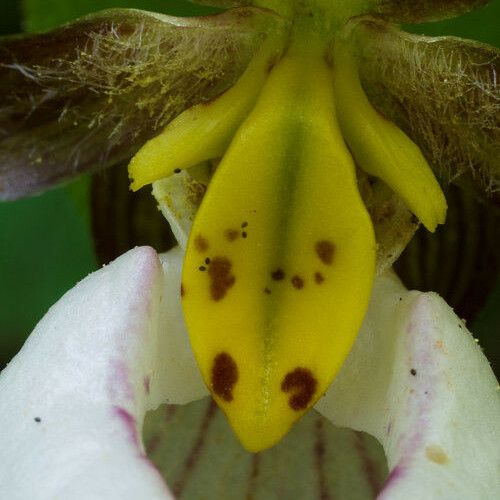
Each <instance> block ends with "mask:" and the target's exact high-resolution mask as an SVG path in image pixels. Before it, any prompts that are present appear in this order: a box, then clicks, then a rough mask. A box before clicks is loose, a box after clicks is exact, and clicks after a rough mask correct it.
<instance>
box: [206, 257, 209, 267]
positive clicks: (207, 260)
mask: <svg viewBox="0 0 500 500" xmlns="http://www.w3.org/2000/svg"><path fill="white" fill-rule="evenodd" d="M205 264H206V265H207V266H208V264H210V259H209V258H208V257H207V258H206V259H205Z"/></svg>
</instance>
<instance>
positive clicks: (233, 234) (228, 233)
mask: <svg viewBox="0 0 500 500" xmlns="http://www.w3.org/2000/svg"><path fill="white" fill-rule="evenodd" d="M224 235H225V237H226V239H227V241H235V240H237V239H238V236H239V235H240V232H239V231H238V230H237V229H226V230H225V231H224Z"/></svg>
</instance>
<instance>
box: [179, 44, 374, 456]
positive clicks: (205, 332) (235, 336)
mask: <svg viewBox="0 0 500 500" xmlns="http://www.w3.org/2000/svg"><path fill="white" fill-rule="evenodd" d="M311 75H313V78H311ZM374 262H375V240H374V234H373V228H372V225H371V221H370V218H369V216H368V214H367V212H366V209H365V207H364V205H363V203H362V201H361V198H360V196H359V193H358V190H357V185H356V177H355V171H354V165H353V162H352V160H351V158H350V155H349V153H348V151H347V150H346V148H345V145H344V143H343V140H342V137H341V135H340V131H339V129H338V126H337V124H336V121H335V109H334V101H333V92H332V75H331V72H330V69H329V67H328V66H327V64H326V63H325V61H324V59H323V53H322V50H320V49H319V48H318V49H317V50H313V49H310V50H308V51H307V52H306V53H300V52H298V53H295V52H294V51H293V50H290V51H289V53H288V54H287V55H286V56H285V57H284V58H283V59H282V60H281V61H280V63H279V64H278V65H277V66H276V67H275V68H274V70H273V71H272V73H271V74H270V77H269V79H268V81H267V82H266V85H265V87H264V88H263V90H262V93H261V95H260V97H259V100H258V103H257V105H256V107H255V109H254V110H253V112H252V113H251V114H250V116H249V117H248V118H247V120H246V121H245V122H244V123H243V125H242V126H241V127H240V129H239V130H238V132H237V134H236V136H235V137H234V139H233V141H232V143H231V146H230V148H229V150H228V151H227V153H226V154H225V156H224V158H223V160H222V162H221V164H220V165H219V167H218V170H217V172H216V173H215V175H214V177H213V179H212V181H211V183H210V187H209V190H208V192H207V194H206V195H205V198H204V199H203V202H202V205H201V207H200V210H199V212H198V214H197V217H196V220H195V223H194V226H193V228H192V231H191V237H190V241H189V245H188V249H187V255H186V259H185V263H184V270H183V292H184V296H183V306H184V312H185V318H186V323H187V326H188V331H189V335H190V339H191V344H192V346H193V349H194V352H195V355H196V358H197V360H198V363H199V366H200V368H201V372H202V374H203V377H204V379H205V381H206V383H207V385H208V387H209V388H210V389H211V391H212V393H213V394H214V397H215V398H216V400H217V402H218V403H219V404H220V405H221V407H222V408H223V410H224V411H225V413H226V414H227V416H228V418H229V420H230V422H231V425H232V426H233V429H234V430H235V432H236V434H237V435H238V437H239V439H240V440H241V442H242V443H243V445H244V446H245V447H246V448H247V449H249V450H251V451H259V450H262V449H264V448H267V447H269V446H272V445H273V444H275V443H276V442H278V441H279V440H280V439H281V438H282V437H283V436H284V435H285V434H286V433H287V432H288V430H289V429H290V427H291V425H292V424H293V422H294V421H296V420H297V419H298V418H299V417H300V416H301V415H302V414H303V413H304V411H305V410H307V409H308V408H310V407H311V406H312V405H313V404H314V403H315V401H316V400H317V399H318V398H319V397H320V396H321V395H322V394H323V393H324V392H325V390H326V389H327V387H328V385H329V384H330V382H331V381H332V379H333V377H334V376H335V374H336V373H337V371H338V370H339V368H340V366H341V365H342V363H343V361H344V359H345V357H346V356H347V354H348V353H349V351H350V349H351V346H352V343H353V341H354V339H355V337H356V334H357V332H358V329H359V327H360V325H361V321H362V319H363V316H364V314H365V310H366V307H367V304H368V299H369V296H370V292H371V287H372V281H373V276H374Z"/></svg>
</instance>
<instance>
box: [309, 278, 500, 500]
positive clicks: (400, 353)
mask: <svg viewBox="0 0 500 500" xmlns="http://www.w3.org/2000/svg"><path fill="white" fill-rule="evenodd" d="M497 386H498V384H497V381H496V380H495V377H494V375H493V372H492V370H491V368H490V366H489V364H488V362H487V360H486V358H485V357H484V355H483V353H482V352H481V349H480V348H479V347H478V345H477V344H476V342H475V341H474V339H473V338H472V336H471V335H470V333H469V332H468V331H467V330H466V328H465V325H464V324H463V322H462V321H460V320H459V319H458V318H457V316H456V315H455V314H454V313H453V311H452V310H451V308H450V307H449V306H447V304H446V303H445V302H444V301H443V300H442V299H441V298H440V297H439V296H437V295H436V294H433V293H420V292H408V291H406V290H405V289H404V288H403V287H402V285H401V284H400V283H399V282H398V280H397V279H396V278H395V277H394V276H391V275H385V276H383V277H382V278H381V279H379V280H378V282H377V284H376V286H375V291H374V294H373V297H372V303H371V305H370V309H369V312H368V314H367V317H366V319H365V323H364V325H363V328H362V331H361V332H360V335H359V337H358V340H357V341H356V344H355V347H354V349H353V351H352V352H351V354H350V355H349V357H348V359H347V361H346V364H345V366H344V367H343V368H342V370H341V373H340V374H339V377H338V378H337V379H336V381H335V382H334V384H333V385H332V387H331V388H330V390H329V391H328V393H327V394H326V396H325V397H324V398H323V399H322V400H321V401H320V402H319V403H318V405H317V409H318V410H319V411H321V412H322V413H323V414H324V415H325V416H327V417H328V418H329V419H330V420H331V421H332V422H333V423H334V424H336V425H340V426H346V427H351V428H354V429H357V430H364V431H366V432H368V433H370V434H372V435H374V436H375V437H376V438H377V439H379V441H380V442H381V443H382V444H383V446H384V449H385V452H386V454H387V458H388V462H389V469H390V471H391V473H390V475H389V478H388V480H387V482H386V484H385V486H384V489H383V490H382V493H381V494H380V496H379V498H383V499H391V500H393V499H400V498H401V499H409V498H411V499H413V498H415V499H417V498H418V499H420V498H425V499H458V498H481V499H489V498H491V499H493V498H498V497H499V496H500V447H499V446H498V439H499V436H500V398H499V392H498V391H497Z"/></svg>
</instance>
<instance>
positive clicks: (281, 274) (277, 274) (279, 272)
mask: <svg viewBox="0 0 500 500" xmlns="http://www.w3.org/2000/svg"><path fill="white" fill-rule="evenodd" d="M271 278H272V279H273V280H274V281H281V280H284V279H285V271H283V269H276V270H275V271H273V272H272V273H271Z"/></svg>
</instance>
